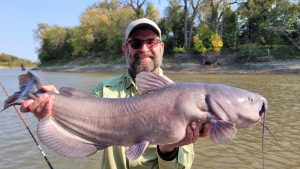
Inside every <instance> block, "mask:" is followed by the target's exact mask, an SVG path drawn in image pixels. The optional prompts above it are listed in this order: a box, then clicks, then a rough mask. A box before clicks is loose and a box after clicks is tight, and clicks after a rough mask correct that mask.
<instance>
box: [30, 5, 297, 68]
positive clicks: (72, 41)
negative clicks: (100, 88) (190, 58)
mask: <svg viewBox="0 0 300 169" xmlns="http://www.w3.org/2000/svg"><path fill="white" fill-rule="evenodd" d="M141 17H147V18H150V19H152V20H154V21H156V22H157V23H158V24H159V26H160V28H161V29H162V36H163V40H164V43H165V53H166V54H168V55H170V56H172V55H173V54H174V53H190V52H193V53H199V54H200V56H201V55H204V54H206V53H211V52H214V53H221V54H222V52H224V51H226V52H228V51H235V52H239V53H240V55H241V56H242V57H247V58H248V60H255V58H257V57H264V56H270V57H272V58H275V59H291V58H295V57H299V56H300V52H299V51H300V19H299V18H300V3H299V1H298V2H295V1H289V0H268V1H265V0H236V1H224V0H217V1H216V0H208V1H204V0H169V4H168V6H167V7H166V9H165V10H164V17H161V16H160V14H159V12H158V10H157V8H155V7H154V5H153V4H152V3H151V1H150V0H148V1H147V0H142V1H127V0H126V1H125V0H120V1H117V0H107V1H102V2H98V3H95V4H93V5H91V6H90V7H88V8H87V9H86V11H85V12H84V13H82V14H81V16H80V25H79V26H76V27H71V28H66V27H61V26H57V25H48V24H46V23H41V24H39V25H38V28H37V29H36V31H35V37H36V39H37V40H38V41H39V42H40V47H39V49H38V57H39V60H40V61H41V63H42V64H43V63H47V62H52V61H58V60H60V61H63V60H70V59H76V58H78V57H91V56H92V57H103V58H105V57H110V58H116V57H120V55H121V45H122V43H123V42H124V31H125V29H126V26H127V25H128V23H130V22H131V21H133V20H134V19H136V18H141ZM249 58H250V59H249Z"/></svg>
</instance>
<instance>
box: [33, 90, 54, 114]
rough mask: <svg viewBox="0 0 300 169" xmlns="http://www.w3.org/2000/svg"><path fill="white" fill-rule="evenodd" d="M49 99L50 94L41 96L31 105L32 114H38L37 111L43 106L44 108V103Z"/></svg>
mask: <svg viewBox="0 0 300 169" xmlns="http://www.w3.org/2000/svg"><path fill="white" fill-rule="evenodd" d="M48 99H49V95H48V94H41V95H40V96H39V97H38V98H37V99H36V100H35V101H34V102H33V103H32V104H30V105H29V111H30V112H36V109H37V108H38V107H39V106H41V107H43V103H45V101H46V100H48Z"/></svg>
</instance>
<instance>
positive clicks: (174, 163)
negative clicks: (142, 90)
mask: <svg viewBox="0 0 300 169" xmlns="http://www.w3.org/2000/svg"><path fill="white" fill-rule="evenodd" d="M122 51H123V54H124V56H125V57H126V61H127V64H128V71H126V72H125V73H124V74H122V75H121V76H119V77H116V78H114V79H112V80H108V81H102V82H100V83H99V84H97V85H96V86H95V87H94V88H93V90H92V94H93V95H95V96H98V97H107V98H108V97H109V98H124V97H132V96H135V95H138V94H139V92H138V89H137V87H136V86H135V77H136V75H137V74H138V73H139V72H142V71H147V72H153V73H156V74H159V75H161V76H164V75H163V72H162V70H161V65H162V60H163V52H164V43H163V42H162V40H161V30H160V29H159V27H158V26H157V24H156V23H154V22H153V21H151V20H149V19H147V18H141V19H137V20H135V21H133V22H131V23H130V24H129V25H128V27H127V29H126V32H125V43H124V44H123V46H122ZM164 77H165V76H164ZM166 78H167V77H166ZM43 90H45V91H55V92H57V90H56V88H55V87H54V86H45V87H43ZM53 99H55V98H54V97H53V96H51V95H48V94H43V95H41V96H40V97H39V98H38V99H37V100H36V101H33V100H29V101H26V102H24V103H23V104H22V106H21V111H24V112H25V111H31V112H34V114H35V115H36V116H37V117H38V118H39V119H40V118H42V117H44V116H45V115H46V114H48V113H51V109H52V106H53ZM200 127H201V126H197V123H196V122H192V123H191V124H190V125H189V126H187V129H186V137H185V138H184V139H183V140H182V141H180V142H178V143H175V144H169V145H150V146H148V148H147V149H146V151H145V152H144V154H143V155H142V156H141V157H139V158H138V159H137V160H133V161H130V160H128V159H127V158H126V156H125V147H122V146H113V147H109V148H107V149H105V150H104V153H103V159H102V168H103V169H108V168H117V169H123V168H124V169H125V168H130V169H133V168H139V169H142V168H145V169H146V168H147V169H150V168H166V169H167V168H170V169H175V168H190V167H191V165H192V162H193V158H194V152H193V145H192V143H194V142H195V140H196V139H197V138H198V137H199V136H204V135H206V133H207V129H208V126H202V128H203V130H201V131H202V132H201V133H200V131H199V128H200ZM124 139H125V138H124Z"/></svg>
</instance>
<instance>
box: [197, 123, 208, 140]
mask: <svg viewBox="0 0 300 169" xmlns="http://www.w3.org/2000/svg"><path fill="white" fill-rule="evenodd" d="M209 128H210V125H209V123H204V124H203V125H202V128H201V131H200V132H199V133H200V135H199V137H204V136H207V134H208V131H209Z"/></svg>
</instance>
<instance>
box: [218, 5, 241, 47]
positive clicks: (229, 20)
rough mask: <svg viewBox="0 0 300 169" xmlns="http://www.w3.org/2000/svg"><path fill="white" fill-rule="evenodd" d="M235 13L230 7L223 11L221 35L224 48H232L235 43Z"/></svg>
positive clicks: (236, 31) (236, 30)
mask: <svg viewBox="0 0 300 169" xmlns="http://www.w3.org/2000/svg"><path fill="white" fill-rule="evenodd" d="M237 24H238V23H237V15H236V13H235V12H233V11H232V10H231V9H230V8H226V9H224V11H223V19H222V28H221V30H222V31H221V33H222V34H221V35H222V39H223V42H224V48H230V49H234V48H236V43H237V33H238V29H237V27H238V25H237Z"/></svg>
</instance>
